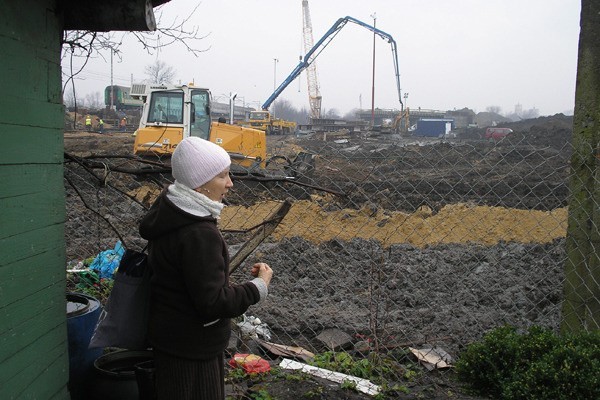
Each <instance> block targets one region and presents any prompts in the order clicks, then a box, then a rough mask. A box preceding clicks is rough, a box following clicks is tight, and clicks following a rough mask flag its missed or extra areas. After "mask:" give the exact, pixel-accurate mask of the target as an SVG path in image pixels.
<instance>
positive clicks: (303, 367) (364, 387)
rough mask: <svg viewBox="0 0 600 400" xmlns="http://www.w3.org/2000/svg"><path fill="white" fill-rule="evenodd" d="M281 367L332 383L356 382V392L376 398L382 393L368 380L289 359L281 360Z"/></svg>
mask: <svg viewBox="0 0 600 400" xmlns="http://www.w3.org/2000/svg"><path fill="white" fill-rule="evenodd" d="M279 366H280V367H281V368H283V369H294V370H300V371H302V372H304V373H307V374H310V375H313V376H318V377H319V378H324V379H328V380H330V381H332V382H337V383H344V382H346V381H350V382H354V383H356V390H358V391H360V392H362V393H365V394H368V395H371V396H375V395H377V394H379V391H380V388H379V386H377V385H375V384H374V383H372V382H371V381H369V380H367V379H362V378H358V377H356V376H352V375H346V374H342V373H341V372H335V371H330V370H328V369H325V368H319V367H314V366H312V365H308V364H303V363H301V362H298V361H294V360H290V359H288V358H284V359H283V360H281V363H279Z"/></svg>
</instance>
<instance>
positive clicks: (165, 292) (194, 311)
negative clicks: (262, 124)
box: [140, 137, 273, 400]
mask: <svg viewBox="0 0 600 400" xmlns="http://www.w3.org/2000/svg"><path fill="white" fill-rule="evenodd" d="M230 164H231V160H230V158H229V154H227V152H226V151H225V150H224V149H223V148H221V147H220V146H218V145H216V144H214V143H212V142H209V141H206V140H204V139H200V138H198V137H188V138H186V139H184V140H182V141H181V142H180V143H179V145H178V146H177V148H176V149H175V151H174V153H173V156H172V158H171V167H172V173H173V177H174V178H175V183H174V184H172V185H169V186H168V187H167V188H166V189H165V190H164V191H163V193H161V195H160V196H159V197H158V199H157V200H156V202H155V203H154V204H153V205H152V207H151V208H150V210H149V211H148V214H147V215H146V216H145V217H144V218H143V220H142V222H141V225H140V234H141V235H142V237H144V238H145V239H147V240H148V260H149V263H150V266H151V267H152V271H153V275H152V295H151V298H152V300H151V306H150V318H149V320H150V322H149V327H148V336H149V341H150V344H151V346H152V348H153V350H154V362H155V367H156V375H155V376H156V391H157V395H158V399H177V400H182V399H211V400H213V399H224V398H225V394H224V385H225V383H224V358H223V352H224V350H225V348H226V346H227V343H228V341H229V337H230V334H231V330H230V318H233V317H237V316H239V315H242V314H243V313H244V312H245V311H246V310H247V309H248V307H249V306H251V305H253V304H256V303H258V302H259V301H260V300H263V299H264V298H265V297H266V296H267V293H268V290H267V288H268V286H269V283H270V281H271V277H272V275H273V271H272V270H271V268H270V267H269V266H268V265H267V264H265V263H257V264H254V265H253V266H252V270H251V274H252V275H253V276H255V277H256V278H254V279H253V280H251V281H249V282H246V283H244V284H240V285H230V284H229V274H228V271H229V254H228V251H227V245H226V244H225V241H224V240H223V237H222V236H221V233H220V231H219V229H218V227H217V219H218V218H219V215H220V213H221V210H222V209H223V203H222V201H223V198H224V197H225V195H226V194H227V192H228V191H229V189H230V188H231V187H232V186H233V183H232V182H231V178H230V177H229V167H230Z"/></svg>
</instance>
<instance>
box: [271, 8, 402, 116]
mask: <svg viewBox="0 0 600 400" xmlns="http://www.w3.org/2000/svg"><path fill="white" fill-rule="evenodd" d="M307 15H308V14H307ZM348 22H352V23H354V24H356V25H358V26H361V27H363V28H366V29H368V30H370V31H371V32H373V33H374V34H375V35H377V36H379V37H381V38H383V39H385V40H387V41H388V43H390V45H391V48H392V61H393V63H394V74H395V79H396V87H397V89H398V101H399V103H400V114H401V115H402V114H404V104H403V103H402V93H401V90H400V71H399V67H398V51H397V47H396V41H395V40H394V38H393V37H392V36H391V35H390V34H388V33H386V32H384V31H382V30H380V29H377V28H375V27H374V26H371V25H369V24H366V23H364V22H362V21H359V20H357V19H356V18H352V17H350V16H346V17H343V18H339V19H338V20H337V21H336V22H335V23H334V24H333V25H332V26H331V28H329V30H328V31H327V32H325V34H324V35H323V37H321V39H319V41H317V43H316V44H315V45H314V46H312V48H310V50H308V51H307V52H306V55H305V56H304V58H301V59H300V62H299V63H298V65H297V66H296V68H294V70H293V71H292V72H291V73H290V74H289V75H288V77H287V78H285V80H284V81H283V82H282V83H281V84H280V85H279V86H278V87H277V88H276V89H275V91H274V92H273V93H272V94H271V96H269V98H268V99H267V100H266V101H265V102H264V103H263V105H262V109H263V110H264V111H267V110H268V109H269V107H270V106H271V104H273V102H274V101H275V99H277V97H279V95H280V94H281V93H282V92H283V91H284V90H285V89H286V88H287V87H288V86H289V84H290V83H292V82H293V81H294V80H295V79H296V78H297V77H298V76H300V74H301V73H302V71H304V70H305V69H307V68H309V67H310V66H311V65H313V63H314V62H315V59H316V58H317V57H318V56H319V54H321V52H322V51H323V50H325V48H326V47H327V46H328V45H329V43H331V41H332V40H333V38H334V37H335V36H336V35H337V34H338V33H339V32H340V30H341V29H342V28H343V27H344V26H345V25H346V24H347V23H348ZM305 24H306V23H305ZM311 29H312V27H311ZM311 40H312V38H311ZM309 73H310V69H309ZM315 85H316V84H315ZM314 87H315V88H317V86H314ZM314 96H315V98H314V100H315V103H314V107H313V103H312V100H311V110H312V109H314V111H313V114H316V113H317V110H318V109H319V108H320V104H321V103H320V102H321V97H320V94H319V93H318V92H315V95H314ZM311 99H312V95H311ZM319 113H320V112H319Z"/></svg>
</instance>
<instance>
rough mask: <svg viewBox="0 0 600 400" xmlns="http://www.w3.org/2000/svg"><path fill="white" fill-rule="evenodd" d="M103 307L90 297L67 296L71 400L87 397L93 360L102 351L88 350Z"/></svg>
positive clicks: (82, 295)
mask: <svg viewBox="0 0 600 400" xmlns="http://www.w3.org/2000/svg"><path fill="white" fill-rule="evenodd" d="M101 311H102V305H101V304H100V302H99V301H98V300H96V299H95V298H93V297H92V296H88V295H85V294H82V293H67V336H68V339H69V391H70V392H71V399H72V400H84V399H88V398H89V393H88V386H89V382H90V379H91V377H92V376H93V368H94V360H96V359H97V358H98V357H100V355H101V354H102V349H88V346H89V344H90V339H91V338H92V335H93V334H94V330H95V329H96V324H97V323H98V317H99V316H100V312H101Z"/></svg>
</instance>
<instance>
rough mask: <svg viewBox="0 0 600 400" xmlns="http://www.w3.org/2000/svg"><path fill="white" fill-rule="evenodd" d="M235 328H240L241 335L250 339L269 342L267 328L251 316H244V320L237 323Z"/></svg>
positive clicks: (269, 332) (269, 336) (269, 333)
mask: <svg viewBox="0 0 600 400" xmlns="http://www.w3.org/2000/svg"><path fill="white" fill-rule="evenodd" d="M237 326H239V327H240V329H241V331H242V333H244V334H246V335H248V336H250V337H254V338H260V339H264V340H271V330H270V329H269V326H268V325H267V324H265V323H263V322H262V321H261V320H260V319H258V318H257V317H255V316H253V315H250V316H246V314H244V320H243V321H242V322H238V324H237Z"/></svg>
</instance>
